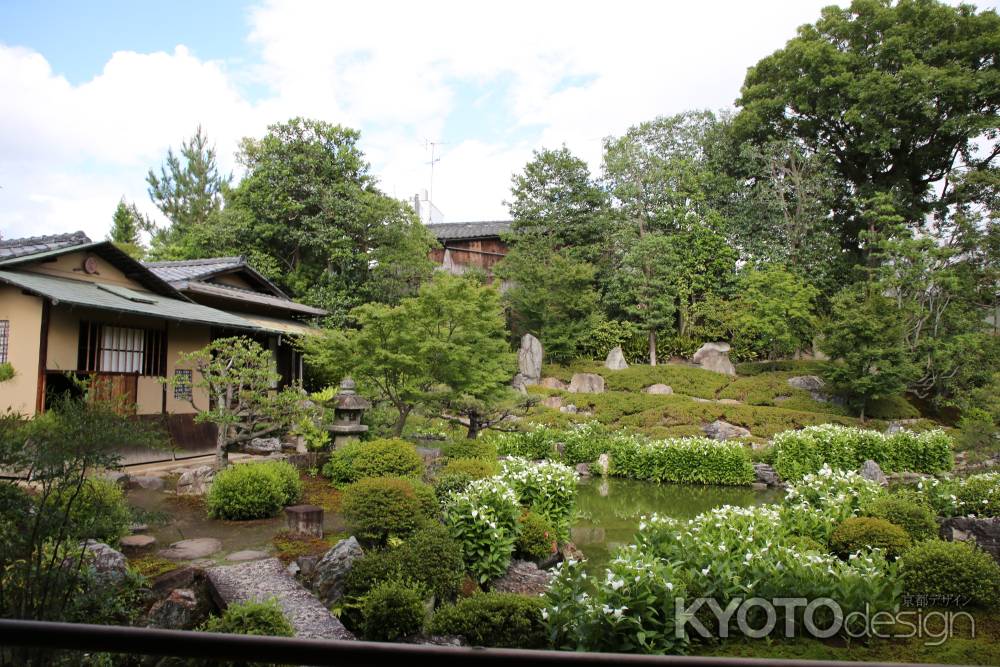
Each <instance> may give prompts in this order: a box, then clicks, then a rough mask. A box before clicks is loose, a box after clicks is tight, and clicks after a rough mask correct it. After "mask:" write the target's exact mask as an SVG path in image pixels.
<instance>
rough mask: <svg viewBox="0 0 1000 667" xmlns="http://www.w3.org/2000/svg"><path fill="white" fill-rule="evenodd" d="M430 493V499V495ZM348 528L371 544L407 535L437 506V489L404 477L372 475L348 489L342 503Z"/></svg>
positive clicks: (421, 523) (422, 522) (423, 522)
mask: <svg viewBox="0 0 1000 667" xmlns="http://www.w3.org/2000/svg"><path fill="white" fill-rule="evenodd" d="M428 494H429V499H428V497H427V496H428ZM341 508H342V511H343V513H344V519H345V520H346V522H347V527H348V530H350V531H351V533H353V534H354V535H356V536H357V537H358V539H360V540H362V541H364V542H367V543H370V544H385V542H386V540H387V539H388V538H389V537H390V536H395V537H402V538H405V537H406V536H407V535H409V534H410V533H412V532H413V531H414V530H416V529H417V528H419V527H421V526H423V525H425V524H426V522H427V519H428V518H429V517H430V516H431V513H432V512H433V511H435V510H436V508H437V499H436V498H435V496H434V490H433V489H432V488H431V487H428V486H427V485H426V484H421V483H420V482H416V481H414V480H411V479H406V478H402V477H372V478H367V479H362V480H359V481H357V482H354V483H353V484H351V485H350V486H348V487H347V488H346V489H344V496H343V502H342V505H341Z"/></svg>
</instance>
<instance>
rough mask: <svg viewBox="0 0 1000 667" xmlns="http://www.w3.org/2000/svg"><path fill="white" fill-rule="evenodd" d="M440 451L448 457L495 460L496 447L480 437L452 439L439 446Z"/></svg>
mask: <svg viewBox="0 0 1000 667" xmlns="http://www.w3.org/2000/svg"><path fill="white" fill-rule="evenodd" d="M441 453H442V454H444V456H446V457H448V458H449V459H485V460H487V461H496V460H497V448H496V446H495V445H494V444H493V443H492V442H490V441H489V440H486V439H483V438H480V439H478V440H471V439H469V438H465V439H462V440H453V441H451V442H449V443H448V444H446V445H445V446H444V447H442V448H441Z"/></svg>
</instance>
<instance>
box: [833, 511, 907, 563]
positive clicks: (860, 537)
mask: <svg viewBox="0 0 1000 667" xmlns="http://www.w3.org/2000/svg"><path fill="white" fill-rule="evenodd" d="M909 546H910V537H909V535H907V534H906V531H905V530H904V529H903V528H901V527H899V526H897V525H895V524H892V523H889V522H888V521H885V520H884V519H876V518H872V517H850V518H848V519H844V521H842V522H841V523H840V525H839V526H837V527H836V528H835V529H834V531H833V533H832V534H831V535H830V547H831V548H832V549H833V550H834V551H835V552H836V553H838V554H840V555H841V556H843V557H845V558H846V557H847V556H849V555H850V554H853V553H857V552H859V551H864V550H867V549H881V550H882V552H883V553H884V554H885V556H886V558H896V557H898V556H899V555H900V554H902V553H903V552H904V551H906V549H908V548H909Z"/></svg>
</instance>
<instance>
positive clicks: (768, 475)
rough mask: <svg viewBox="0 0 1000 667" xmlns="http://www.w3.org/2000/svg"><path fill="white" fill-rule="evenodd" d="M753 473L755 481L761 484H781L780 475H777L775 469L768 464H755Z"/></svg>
mask: <svg viewBox="0 0 1000 667" xmlns="http://www.w3.org/2000/svg"><path fill="white" fill-rule="evenodd" d="M753 472H754V477H755V479H756V480H757V481H758V482H760V483H761V484H766V485H767V486H777V485H778V484H779V483H780V482H781V480H780V479H779V478H778V473H776V472H775V471H774V468H773V467H772V466H770V465H768V464H767V463H754V464H753Z"/></svg>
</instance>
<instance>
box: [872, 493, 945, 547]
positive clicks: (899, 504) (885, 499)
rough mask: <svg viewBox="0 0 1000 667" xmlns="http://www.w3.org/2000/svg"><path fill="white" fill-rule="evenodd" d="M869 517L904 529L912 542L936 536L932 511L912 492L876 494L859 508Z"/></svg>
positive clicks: (935, 523)
mask: <svg viewBox="0 0 1000 667" xmlns="http://www.w3.org/2000/svg"><path fill="white" fill-rule="evenodd" d="M861 511H862V512H863V513H864V514H865V515H866V516H870V517H874V518H876V519H884V520H885V521H888V522H889V523H892V524H895V525H897V526H899V527H900V528H902V529H903V530H905V531H906V533H907V534H908V535H909V536H910V539H911V540H913V541H914V542H919V541H921V540H932V539H934V538H936V537H937V534H938V525H937V521H936V520H935V519H934V512H933V511H932V510H931V508H930V507H928V506H927V505H925V504H924V503H921V502H919V501H918V500H917V499H916V497H915V496H913V495H912V494H903V493H893V494H888V495H884V496H878V497H876V498H874V499H872V500H871V501H869V502H868V503H866V504H865V506H864V507H862V508H861Z"/></svg>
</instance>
